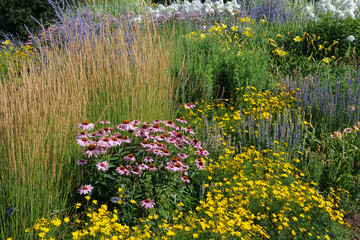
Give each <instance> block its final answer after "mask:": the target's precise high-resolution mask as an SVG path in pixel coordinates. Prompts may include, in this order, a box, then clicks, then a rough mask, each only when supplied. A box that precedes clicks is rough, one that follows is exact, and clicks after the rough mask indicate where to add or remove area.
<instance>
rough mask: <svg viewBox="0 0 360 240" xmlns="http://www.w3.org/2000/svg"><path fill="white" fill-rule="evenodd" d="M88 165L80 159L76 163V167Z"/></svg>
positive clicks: (84, 160)
mask: <svg viewBox="0 0 360 240" xmlns="http://www.w3.org/2000/svg"><path fill="white" fill-rule="evenodd" d="M87 163H88V160H86V159H81V160H78V161H77V165H79V166H80V165H86V164H87Z"/></svg>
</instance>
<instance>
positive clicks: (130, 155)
mask: <svg viewBox="0 0 360 240" xmlns="http://www.w3.org/2000/svg"><path fill="white" fill-rule="evenodd" d="M124 160H125V161H128V162H135V161H136V158H135V156H134V154H132V153H130V154H129V155H126V156H125V157H124Z"/></svg>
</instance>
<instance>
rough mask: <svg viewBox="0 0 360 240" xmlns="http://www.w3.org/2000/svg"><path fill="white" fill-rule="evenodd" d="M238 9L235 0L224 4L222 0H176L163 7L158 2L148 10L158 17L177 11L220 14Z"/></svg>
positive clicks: (232, 13)
mask: <svg viewBox="0 0 360 240" xmlns="http://www.w3.org/2000/svg"><path fill="white" fill-rule="evenodd" d="M239 9H240V5H239V4H238V3H237V1H236V0H232V1H231V2H227V3H226V4H224V0H219V1H215V2H212V1H211V0H206V1H205V2H204V3H201V1H200V0H193V1H192V2H189V1H187V0H185V1H184V2H183V3H180V2H179V1H176V2H174V3H172V4H171V5H169V6H167V7H165V6H164V5H162V4H159V5H158V7H157V8H155V9H152V8H149V9H148V10H149V11H150V12H151V13H152V14H153V15H154V18H155V19H156V18H158V17H159V16H161V15H171V14H174V13H178V12H183V13H185V14H191V13H198V14H206V13H207V14H209V13H210V14H213V13H216V14H221V13H228V14H230V15H234V14H235V11H238V10H239Z"/></svg>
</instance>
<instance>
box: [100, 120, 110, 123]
mask: <svg viewBox="0 0 360 240" xmlns="http://www.w3.org/2000/svg"><path fill="white" fill-rule="evenodd" d="M100 123H102V124H110V123H111V122H109V121H108V120H102V121H100Z"/></svg>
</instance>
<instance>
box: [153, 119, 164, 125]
mask: <svg viewBox="0 0 360 240" xmlns="http://www.w3.org/2000/svg"><path fill="white" fill-rule="evenodd" d="M153 123H154V124H159V123H162V121H161V120H159V119H155V120H154V121H153Z"/></svg>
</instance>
